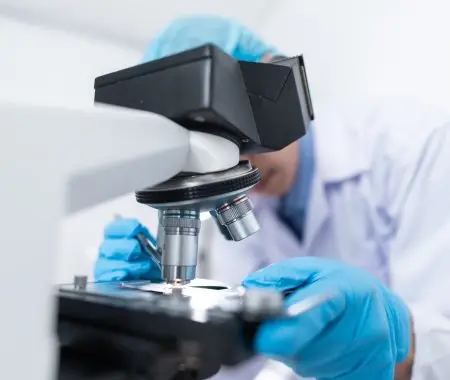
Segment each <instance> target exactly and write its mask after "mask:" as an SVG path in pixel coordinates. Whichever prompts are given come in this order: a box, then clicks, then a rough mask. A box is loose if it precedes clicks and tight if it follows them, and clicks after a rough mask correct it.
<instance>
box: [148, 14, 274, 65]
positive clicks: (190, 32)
mask: <svg viewBox="0 0 450 380" xmlns="http://www.w3.org/2000/svg"><path fill="white" fill-rule="evenodd" d="M207 43H212V44H214V45H216V46H217V47H219V48H220V49H222V50H223V51H224V52H226V53H228V54H230V55H231V56H233V57H234V58H236V59H238V60H243V61H250V62H259V61H261V59H262V58H263V57H264V55H266V54H273V55H276V54H277V52H276V50H275V49H274V48H273V47H271V46H269V45H267V44H265V43H264V42H263V41H262V40H261V39H260V38H259V37H257V36H256V35H255V34H253V33H252V32H251V31H250V30H248V29H247V28H245V27H244V26H242V25H240V24H238V23H237V22H235V21H233V20H229V19H226V18H222V17H219V16H206V15H204V16H188V17H182V18H179V19H176V20H174V21H172V22H171V23H170V24H169V25H168V26H167V27H166V28H165V29H164V30H163V31H162V32H161V33H159V35H157V36H156V38H155V39H153V41H152V42H151V43H150V45H149V46H148V48H147V51H146V53H145V56H144V58H143V61H144V62H148V61H152V60H155V59H158V58H162V57H166V56H168V55H172V54H176V53H180V52H182V51H184V50H189V49H193V48H195V47H198V46H201V45H204V44H207Z"/></svg>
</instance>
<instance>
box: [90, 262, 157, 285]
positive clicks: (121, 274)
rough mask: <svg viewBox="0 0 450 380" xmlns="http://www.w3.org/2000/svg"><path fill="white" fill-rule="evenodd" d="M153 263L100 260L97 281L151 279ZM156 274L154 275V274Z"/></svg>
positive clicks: (97, 268)
mask: <svg viewBox="0 0 450 380" xmlns="http://www.w3.org/2000/svg"><path fill="white" fill-rule="evenodd" d="M151 268H152V263H151V262H150V261H138V262H133V263H130V262H124V261H120V260H106V259H102V258H100V259H99V260H98V261H97V263H96V266H95V273H94V274H95V279H96V281H99V282H103V281H130V280H142V279H144V278H145V279H146V278H147V277H149V274H150V273H153V271H151ZM153 274H154V273H153Z"/></svg>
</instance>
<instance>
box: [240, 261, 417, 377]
mask: <svg viewBox="0 0 450 380" xmlns="http://www.w3.org/2000/svg"><path fill="white" fill-rule="evenodd" d="M244 286H245V287H247V288H248V287H267V288H275V289H278V290H280V291H286V290H288V289H293V288H296V289H297V290H296V291H295V292H294V293H292V294H291V295H290V296H288V297H287V299H286V306H287V307H288V306H289V305H292V304H295V303H296V302H299V301H300V300H303V299H305V298H307V297H310V296H314V295H329V296H330V299H329V300H328V301H326V302H324V303H323V304H321V305H320V306H317V307H315V308H313V309H311V310H310V311H308V312H306V313H304V314H301V315H298V316H297V317H292V318H290V319H283V320H276V321H269V322H266V323H264V324H263V325H262V326H261V327H260V329H259V331H258V333H257V335H256V338H255V345H256V350H257V352H259V353H260V354H262V355H265V356H269V357H273V358H275V359H277V360H280V361H282V362H284V363H285V364H287V365H288V366H290V367H291V368H292V369H293V370H294V371H295V372H297V374H299V375H300V376H303V377H308V378H309V377H313V378H316V379H318V380H325V379H326V380H363V379H364V380H392V379H394V370H395V365H396V364H397V363H400V362H402V361H404V360H405V359H406V358H407V355H408V352H409V347H410V328H411V321H410V314H409V311H408V309H407V307H406V305H405V304H404V303H403V302H402V301H401V300H400V299H399V298H398V297H397V296H395V295H394V294H393V293H392V292H391V291H390V290H389V289H387V288H386V287H385V286H383V285H382V284H381V283H380V282H379V281H378V280H377V279H376V278H374V277H372V276H371V275H369V274H368V273H366V272H364V271H362V270H360V269H357V268H353V267H350V266H346V265H344V264H341V263H338V262H334V261H328V260H323V259H319V258H314V257H302V258H295V259H292V260H287V261H284V262H281V263H278V264H273V265H270V266H268V267H266V268H264V269H262V270H260V271H258V272H255V273H253V274H251V275H249V277H247V279H246V280H245V281H244Z"/></svg>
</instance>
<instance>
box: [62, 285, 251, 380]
mask: <svg viewBox="0 0 450 380" xmlns="http://www.w3.org/2000/svg"><path fill="white" fill-rule="evenodd" d="M120 294H123V295H124V296H123V297H122V296H120V295H119V293H114V292H112V293H110V294H107V293H104V294H101V293H96V292H92V291H76V290H72V289H70V288H62V290H60V292H59V295H58V300H59V318H58V336H59V341H60V353H61V355H60V372H59V380H78V379H84V380H90V379H92V380H103V379H105V380H106V379H108V380H131V379H133V380H138V379H139V380H140V379H142V380H143V379H146V380H170V379H183V378H186V379H196V380H199V379H205V378H209V377H211V376H212V375H214V374H215V373H216V372H217V371H218V370H219V369H220V367H221V366H222V365H235V364H238V363H240V362H242V361H244V360H246V359H248V358H250V357H251V356H252V355H253V353H252V348H251V342H252V338H253V336H254V333H255V331H256V327H257V325H258V323H257V322H246V321H245V320H244V319H243V318H242V316H240V315H238V314H236V313H231V312H225V311H223V310H210V311H209V312H208V318H207V321H206V322H205V321H197V320H195V318H193V317H192V313H191V311H190V310H189V308H188V307H187V304H186V303H184V302H183V301H182V298H179V299H178V300H177V297H167V296H160V295H158V296H156V295H153V294H148V295H146V298H145V299H144V298H139V297H134V296H133V293H131V292H127V291H126V290H123V291H121V292H120ZM134 294H136V293H134ZM129 295H131V296H129ZM185 347H194V348H195V350H194V351H195V352H194V356H195V357H196V358H197V362H198V363H199V365H198V367H196V368H191V369H189V370H187V371H182V370H181V369H180V368H182V366H181V365H182V364H183V363H186V361H185V358H186V357H187V356H190V355H191V356H192V355H193V351H192V349H190V350H186V349H185ZM176 376H179V377H176ZM183 376H185V377H183ZM189 376H190V377H189Z"/></svg>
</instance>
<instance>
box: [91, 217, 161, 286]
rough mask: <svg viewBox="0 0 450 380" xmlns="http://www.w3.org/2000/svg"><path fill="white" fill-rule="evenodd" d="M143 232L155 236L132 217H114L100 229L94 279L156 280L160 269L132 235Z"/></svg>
mask: <svg viewBox="0 0 450 380" xmlns="http://www.w3.org/2000/svg"><path fill="white" fill-rule="evenodd" d="M138 234H143V235H144V236H145V237H146V238H147V239H148V240H149V242H150V243H151V244H153V245H155V239H154V237H153V236H152V235H151V234H150V232H149V230H148V229H147V228H146V227H144V226H143V225H142V224H140V223H139V221H138V220H136V219H125V218H123V219H117V220H114V221H113V222H111V223H110V224H108V225H107V226H106V227H105V230H104V240H103V243H102V244H101V246H100V252H99V255H98V258H97V261H96V263H95V280H96V281H129V280H160V279H161V272H160V270H159V269H158V267H157V266H156V265H155V264H154V263H153V262H152V260H151V258H150V256H149V255H148V254H147V253H146V252H144V250H143V248H142V246H141V244H140V243H139V241H138V240H137V239H136V236H137V235H138Z"/></svg>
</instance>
